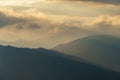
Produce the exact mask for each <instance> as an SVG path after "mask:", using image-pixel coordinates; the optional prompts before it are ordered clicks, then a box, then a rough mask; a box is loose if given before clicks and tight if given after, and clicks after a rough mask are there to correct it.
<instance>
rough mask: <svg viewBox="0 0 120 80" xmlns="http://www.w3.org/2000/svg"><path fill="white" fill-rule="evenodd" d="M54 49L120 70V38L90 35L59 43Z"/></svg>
mask: <svg viewBox="0 0 120 80" xmlns="http://www.w3.org/2000/svg"><path fill="white" fill-rule="evenodd" d="M54 50H58V51H60V52H64V53H67V54H71V55H74V56H77V57H81V58H82V59H85V60H88V61H90V62H92V63H94V64H99V65H101V66H103V67H106V68H109V69H112V70H115V71H119V72H120V38H116V37H113V36H108V35H96V36H89V37H85V38H81V39H78V40H75V41H72V42H69V43H67V44H63V45H59V46H57V47H55V48H54Z"/></svg>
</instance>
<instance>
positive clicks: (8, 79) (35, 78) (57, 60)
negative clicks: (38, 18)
mask: <svg viewBox="0 0 120 80" xmlns="http://www.w3.org/2000/svg"><path fill="white" fill-rule="evenodd" d="M0 80H120V73H118V72H114V71H110V70H107V69H104V68H101V67H98V66H96V65H93V64H90V63H88V62H86V61H84V60H82V59H79V60H78V59H76V57H72V56H69V55H65V54H63V53H60V52H57V51H52V50H47V49H43V48H39V49H28V48H15V47H11V46H0Z"/></svg>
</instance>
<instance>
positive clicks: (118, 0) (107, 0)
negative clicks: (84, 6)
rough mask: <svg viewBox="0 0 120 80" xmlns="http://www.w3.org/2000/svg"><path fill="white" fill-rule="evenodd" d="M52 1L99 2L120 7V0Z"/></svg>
mask: <svg viewBox="0 0 120 80" xmlns="http://www.w3.org/2000/svg"><path fill="white" fill-rule="evenodd" d="M51 1H84V2H97V3H105V4H106V3H107V4H117V5H120V0H51Z"/></svg>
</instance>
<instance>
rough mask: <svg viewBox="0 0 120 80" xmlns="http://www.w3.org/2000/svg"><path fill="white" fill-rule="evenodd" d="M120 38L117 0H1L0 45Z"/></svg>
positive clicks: (33, 45)
mask: <svg viewBox="0 0 120 80" xmlns="http://www.w3.org/2000/svg"><path fill="white" fill-rule="evenodd" d="M98 34H105V35H112V36H116V37H120V0H0V44H2V45H13V46H17V47H29V48H40V47H43V48H53V47H55V46H56V45H59V44H64V43H67V42H69V41H72V40H75V39H78V38H82V37H85V36H90V35H98Z"/></svg>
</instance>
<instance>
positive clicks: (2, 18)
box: [0, 12, 26, 28]
mask: <svg viewBox="0 0 120 80" xmlns="http://www.w3.org/2000/svg"><path fill="white" fill-rule="evenodd" d="M25 21H26V20H25V19H22V18H17V17H13V16H8V15H6V14H4V13H2V12H0V28H1V27H4V26H7V25H13V24H16V23H21V22H25Z"/></svg>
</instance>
